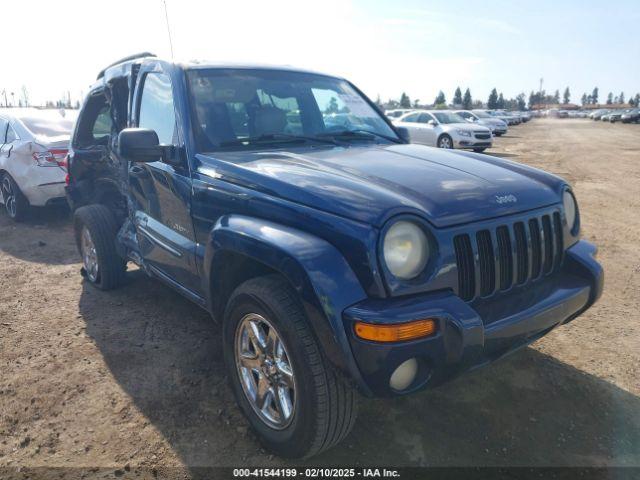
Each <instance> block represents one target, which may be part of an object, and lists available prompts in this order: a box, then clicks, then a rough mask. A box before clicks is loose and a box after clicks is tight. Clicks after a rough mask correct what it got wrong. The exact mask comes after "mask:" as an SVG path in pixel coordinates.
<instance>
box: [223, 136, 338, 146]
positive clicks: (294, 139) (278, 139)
mask: <svg viewBox="0 0 640 480" xmlns="http://www.w3.org/2000/svg"><path fill="white" fill-rule="evenodd" d="M282 142H285V143H306V142H321V143H330V144H331V145H339V143H338V142H336V141H335V140H331V139H329V138H320V137H315V136H311V135H293V134H288V133H265V134H263V135H258V136H256V137H247V138H238V139H236V140H226V141H224V142H220V146H221V147H230V146H234V145H244V144H255V143H282Z"/></svg>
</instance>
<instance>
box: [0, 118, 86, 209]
mask: <svg viewBox="0 0 640 480" xmlns="http://www.w3.org/2000/svg"><path fill="white" fill-rule="evenodd" d="M76 117H77V112H76V111H74V110H38V109H34V108H25V109H22V108H20V109H19V108H7V109H0V203H2V204H4V208H5V210H6V211H7V213H8V215H9V216H10V217H11V218H13V219H14V220H16V221H19V220H21V219H22V218H24V216H25V214H26V213H27V211H28V209H29V207H30V206H46V205H49V204H52V203H56V202H60V203H63V202H64V196H65V192H64V186H65V177H66V174H67V172H66V164H65V160H66V156H67V151H68V148H69V138H70V136H71V130H72V129H73V126H74V123H75V120H76Z"/></svg>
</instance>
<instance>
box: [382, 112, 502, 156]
mask: <svg viewBox="0 0 640 480" xmlns="http://www.w3.org/2000/svg"><path fill="white" fill-rule="evenodd" d="M393 124H394V125H396V126H398V127H404V128H406V129H407V130H408V131H409V136H410V138H411V141H412V142H413V143H421V144H424V145H430V146H432V147H439V148H464V149H471V150H473V151H474V152H483V151H484V150H485V149H487V148H489V147H491V146H492V143H493V135H492V134H491V130H490V129H489V128H488V127H485V126H483V125H477V124H470V123H469V122H467V121H466V120H465V119H464V118H462V117H461V116H460V115H458V114H456V113H454V112H452V111H449V110H415V111H413V112H411V113H407V114H405V115H403V116H401V117H400V118H398V119H397V120H394V121H393Z"/></svg>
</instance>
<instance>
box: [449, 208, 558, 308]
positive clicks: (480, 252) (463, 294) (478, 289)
mask: <svg viewBox="0 0 640 480" xmlns="http://www.w3.org/2000/svg"><path fill="white" fill-rule="evenodd" d="M453 246H454V249H455V254H456V263H457V267H458V295H459V296H460V298H462V299H463V300H465V301H470V300H473V299H475V298H477V297H483V298H484V297H489V296H492V295H494V294H496V293H497V292H498V291H505V290H508V289H510V288H511V287H512V286H514V285H515V286H521V285H525V284H526V283H528V282H531V281H534V280H536V279H538V278H540V277H541V276H543V275H548V274H550V273H551V272H553V271H554V270H556V269H557V268H558V267H559V266H560V264H561V263H562V256H563V238H562V222H561V220H560V214H559V213H558V212H555V213H553V214H545V215H542V216H540V217H534V218H530V219H528V220H527V221H518V222H514V223H510V224H507V225H500V226H498V227H497V228H496V229H495V230H493V229H491V230H489V229H482V230H479V231H477V232H476V234H475V235H469V234H466V233H465V234H461V235H456V236H455V237H454V239H453Z"/></svg>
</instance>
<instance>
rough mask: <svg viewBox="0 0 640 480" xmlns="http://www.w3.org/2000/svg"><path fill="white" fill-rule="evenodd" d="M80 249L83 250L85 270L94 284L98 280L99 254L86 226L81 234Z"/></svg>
mask: <svg viewBox="0 0 640 480" xmlns="http://www.w3.org/2000/svg"><path fill="white" fill-rule="evenodd" d="M80 235H81V237H80V248H81V250H82V263H83V264H84V269H85V271H86V272H87V277H88V278H89V280H91V281H92V282H93V283H95V282H96V281H97V280H98V272H99V268H98V254H97V252H96V246H95V245H94V243H93V239H92V238H91V233H90V232H89V229H88V228H87V227H86V226H84V227H82V232H81V233H80Z"/></svg>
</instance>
